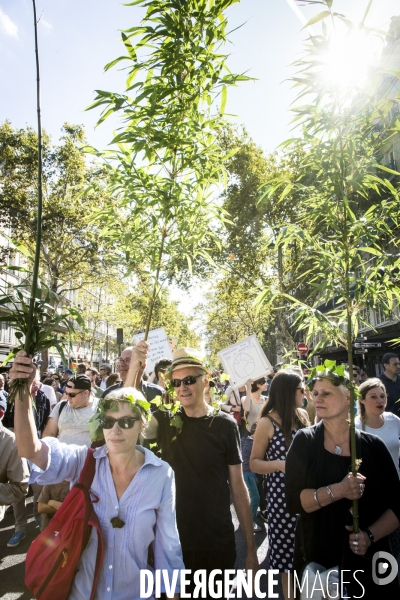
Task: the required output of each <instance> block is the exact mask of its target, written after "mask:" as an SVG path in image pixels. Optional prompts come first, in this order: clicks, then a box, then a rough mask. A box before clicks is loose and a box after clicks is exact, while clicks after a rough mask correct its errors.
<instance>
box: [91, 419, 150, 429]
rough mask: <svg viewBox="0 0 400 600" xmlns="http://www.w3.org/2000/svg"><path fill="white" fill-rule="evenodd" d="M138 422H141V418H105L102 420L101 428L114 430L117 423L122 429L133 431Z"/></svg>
mask: <svg viewBox="0 0 400 600" xmlns="http://www.w3.org/2000/svg"><path fill="white" fill-rule="evenodd" d="M136 421H140V417H121V418H120V419H113V417H103V418H102V419H100V427H102V428H103V429H112V428H113V427H114V425H115V423H118V427H120V428H121V429H132V427H133V426H134V424H135V423H136Z"/></svg>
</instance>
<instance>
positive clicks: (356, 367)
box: [353, 365, 361, 374]
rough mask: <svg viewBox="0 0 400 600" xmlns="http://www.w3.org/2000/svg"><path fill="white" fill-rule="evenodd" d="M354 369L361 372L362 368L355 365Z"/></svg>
mask: <svg viewBox="0 0 400 600" xmlns="http://www.w3.org/2000/svg"><path fill="white" fill-rule="evenodd" d="M353 371H357V373H358V374H360V372H361V369H360V367H358V366H357V365H353Z"/></svg>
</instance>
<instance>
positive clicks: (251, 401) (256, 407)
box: [243, 377, 268, 431]
mask: <svg viewBox="0 0 400 600" xmlns="http://www.w3.org/2000/svg"><path fill="white" fill-rule="evenodd" d="M250 386H251V395H250V397H249V394H248V393H247V395H246V398H245V399H244V400H243V408H244V410H245V411H246V417H247V429H248V431H250V429H251V428H252V427H253V425H254V423H256V422H257V420H258V415H259V414H260V412H261V410H262V408H263V406H264V404H265V400H266V398H265V396H263V395H262V393H263V392H265V390H266V389H267V387H268V384H267V379H266V377H260V379H257V380H256V381H253V382H251V381H250V380H249V381H247V382H246V392H248V388H249V387H250Z"/></svg>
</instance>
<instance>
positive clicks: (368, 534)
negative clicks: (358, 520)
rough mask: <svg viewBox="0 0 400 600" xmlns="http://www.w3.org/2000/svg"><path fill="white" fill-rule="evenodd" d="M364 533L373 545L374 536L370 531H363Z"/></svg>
mask: <svg viewBox="0 0 400 600" xmlns="http://www.w3.org/2000/svg"><path fill="white" fill-rule="evenodd" d="M364 531H365V533H366V534H367V536H368V537H369V539H370V540H371V544H373V543H374V542H375V538H374V534H373V533H372V531H371V530H370V529H368V527H367V529H364Z"/></svg>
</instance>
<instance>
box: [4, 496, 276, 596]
mask: <svg viewBox="0 0 400 600" xmlns="http://www.w3.org/2000/svg"><path fill="white" fill-rule="evenodd" d="M27 507H28V529H27V536H26V538H25V539H24V540H23V541H22V542H21V543H20V545H19V546H18V547H17V548H7V542H8V540H9V539H10V537H11V536H12V534H13V533H14V516H13V515H12V514H10V515H6V517H5V519H4V520H3V521H2V522H1V523H0V600H34V599H33V596H32V594H31V593H30V592H29V591H28V590H27V589H26V587H25V586H24V563H25V554H26V552H27V550H28V548H29V545H30V543H31V542H32V540H33V539H34V538H35V537H36V535H37V534H38V533H39V529H38V527H37V526H36V523H35V521H34V519H33V516H32V497H31V498H28V499H27ZM232 518H233V523H234V525H235V530H236V531H235V536H236V549H237V560H236V565H235V569H242V568H244V561H245V556H246V549H245V544H244V538H243V535H242V532H241V530H240V528H239V524H238V521H237V518H236V514H235V511H234V509H233V507H232ZM259 524H260V525H262V526H263V527H265V523H264V522H263V521H261V520H259ZM255 540H256V545H257V548H258V550H257V553H258V558H259V561H260V564H261V568H262V569H268V566H267V559H266V555H267V549H268V548H267V536H266V529H265V531H263V532H260V533H256V534H255ZM260 588H261V591H263V592H267V579H266V577H262V578H261V582H260ZM274 591H275V592H279V598H280V600H282V599H283V596H282V591H281V589H280V585H279V588H277V589H275V590H274ZM267 597H268V596H267ZM54 600H57V599H56V598H54Z"/></svg>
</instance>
